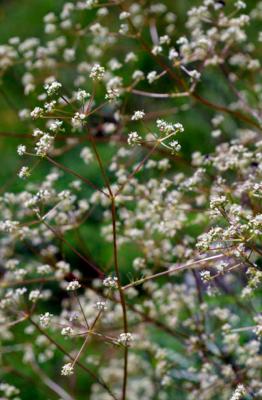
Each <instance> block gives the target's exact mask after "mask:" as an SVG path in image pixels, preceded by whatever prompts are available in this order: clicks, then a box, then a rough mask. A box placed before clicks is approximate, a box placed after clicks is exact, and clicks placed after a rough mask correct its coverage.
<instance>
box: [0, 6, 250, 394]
mask: <svg viewBox="0 0 262 400" xmlns="http://www.w3.org/2000/svg"><path fill="white" fill-rule="evenodd" d="M64 3H65V1H63V0H55V1H54V0H19V1H18V0H8V1H0V44H5V43H7V41H8V39H9V38H10V37H13V36H19V37H21V38H22V39H23V38H27V37H30V36H36V37H39V38H40V39H43V38H44V37H45V34H44V33H43V24H42V20H43V17H44V15H46V14H47V13H48V12H50V11H54V12H58V11H59V10H60V9H61V5H63V4H64ZM152 3H153V2H152ZM164 3H165V4H167V5H168V7H169V8H170V10H171V11H173V12H175V13H176V14H177V21H176V25H177V31H178V32H179V35H182V34H183V33H186V30H185V27H184V24H185V20H186V11H187V10H188V9H189V8H190V7H192V6H194V5H198V4H200V1H197V0H176V1H174V0H170V1H169V0H164ZM255 3H257V1H255V0H252V1H247V5H248V7H250V6H254V4H255ZM232 4H233V1H229V0H228V1H227V7H229V8H230V7H232ZM112 12H114V11H112ZM91 18H92V16H91ZM112 21H114V18H113V19H112ZM257 28H258V27H257V26H256V24H253V25H252V27H251V28H249V29H250V30H251V32H250V34H251V35H252V34H254V35H256V34H257V33H256V32H257ZM119 51H120V52H121V47H120V48H119ZM112 56H114V54H112ZM87 61H88V56H87ZM139 63H140V64H139V65H137V68H138V69H141V70H144V71H150V69H151V68H152V67H153V66H152V65H151V62H150V60H149V59H148V57H147V56H146V55H145V56H144V57H140V58H139ZM128 73H129V71H128V68H127V69H126V74H128ZM16 74H19V68H18V69H17V70H16V71H14V70H13V69H12V70H10V71H9V72H8V73H7V74H6V75H5V76H4V77H3V79H2V80H1V81H0V132H1V135H0V152H1V159H0V187H1V189H0V190H1V192H3V191H17V190H21V189H22V187H23V185H24V183H23V182H21V181H20V180H19V179H18V178H17V171H18V170H19V169H20V167H21V165H22V161H21V160H20V159H19V157H18V156H17V153H16V148H17V145H18V144H20V143H25V144H26V143H27V139H26V138H25V137H24V135H27V134H31V132H32V130H30V125H27V126H26V124H25V123H24V122H21V121H20V120H19V119H18V117H17V114H16V111H17V110H19V109H23V108H30V107H31V102H30V99H28V98H27V97H25V96H24V94H23V88H22V86H21V83H20V82H19V79H18V76H17V75H16ZM67 74H68V75H67V76H66V79H68V80H69V82H68V85H69V86H70V71H68V72H67ZM165 85H166V87H168V86H169V85H170V81H169V80H168V79H166V80H165V81H164V83H163V92H164V91H165ZM197 91H198V93H200V94H201V95H202V96H203V97H204V98H207V99H209V100H211V101H215V102H216V103H218V104H223V105H227V104H228V103H230V102H232V101H233V100H234V94H233V93H232V92H231V91H229V89H228V85H227V84H226V82H225V77H224V76H223V74H222V73H221V71H219V70H218V68H216V67H214V68H209V70H208V72H206V73H205V74H204V76H203V78H202V80H201V82H200V84H199V86H198V90H197ZM145 101H146V100H144V99H143V97H140V98H139V97H134V98H133V100H131V101H130V103H129V104H128V109H129V112H130V113H131V112H132V111H133V110H134V109H143V108H144V109H145V111H148V110H147V104H146V103H145ZM183 104H185V105H186V106H185V107H184V109H183V107H182V110H181V108H180V106H182V105H183ZM174 106H175V107H178V109H179V110H178V111H177V112H176V113H175V114H174V116H170V117H172V120H175V121H179V122H181V123H182V124H183V125H184V128H185V133H184V134H183V135H181V136H180V143H181V146H182V150H181V154H182V158H183V159H185V160H189V159H190V158H191V155H192V152H194V151H200V152H201V153H205V154H208V153H209V152H211V151H212V150H213V149H214V147H215V146H216V145H217V143H218V142H219V141H224V140H229V139H230V138H234V137H235V130H236V128H240V127H245V128H246V125H245V123H242V122H241V121H238V120H236V119H234V118H232V117H231V116H230V115H225V121H224V127H225V129H224V132H226V133H224V132H223V135H222V137H220V138H219V139H214V138H212V137H211V135H210V132H211V130H212V126H211V122H210V121H211V119H212V117H213V116H214V114H215V113H214V111H213V110H211V109H209V108H207V107H205V106H203V105H200V104H196V103H195V102H194V100H188V99H186V100H179V99H175V100H174V99H173V100H165V101H164V102H163V101H161V100H158V101H156V100H152V101H150V111H152V110H153V109H154V108H155V109H161V108H163V109H164V108H169V107H174ZM152 126H153V125H152ZM19 135H21V138H20V137H19ZM79 151H80V147H77V148H75V149H74V150H73V151H70V152H69V153H67V154H66V155H63V156H62V157H61V159H60V161H61V163H63V164H64V165H67V166H69V167H70V168H71V169H72V170H75V171H78V173H79V174H82V175H84V176H86V177H87V178H89V179H90V180H93V181H95V182H96V183H97V184H98V186H99V185H101V184H102V180H101V175H100V173H99V171H98V169H97V168H96V167H95V166H91V167H86V166H85V164H84V163H80V162H79ZM99 151H100V152H101V155H102V158H103V159H104V160H106V161H105V163H109V161H110V158H111V156H112V154H113V153H114V149H113V148H112V146H109V145H108V144H101V145H99ZM173 168H174V169H176V170H183V171H184V170H187V168H188V167H187V165H186V163H183V162H178V163H176V162H174V163H173ZM49 169H50V165H49V164H47V163H46V162H45V161H43V162H41V165H40V167H38V168H37V169H36V170H35V171H34V174H33V176H32V179H33V180H35V181H38V180H41V179H42V177H43V176H44V175H45V174H46V172H47V171H48V170H49ZM67 180H68V182H70V181H72V178H70V177H67V176H65V177H64V181H63V182H65V181H67ZM86 194H88V189H87V192H86ZM84 195H85V193H83V196H84ZM99 220H100V215H99V210H98V211H97V212H96V213H94V214H93V215H92V217H91V219H90V220H89V224H88V225H84V226H82V227H81V232H78V233H77V234H79V235H81V237H82V239H83V240H84V242H85V244H86V243H87V244H88V252H89V253H90V255H91V256H92V257H93V255H95V261H96V262H97V263H98V264H99V265H102V266H103V267H104V270H105V271H106V269H107V266H108V265H109V263H108V260H109V259H110V257H111V244H106V243H104V242H102V241H101V236H100V232H99V230H98V227H99ZM191 234H193V235H197V234H199V229H198V227H197V226H196V227H195V231H194V232H191ZM68 236H69V238H70V240H71V241H72V243H74V242H75V243H76V239H75V233H71V234H69V235H68ZM63 251H64V252H66V255H67V258H68V259H69V261H70V262H71V264H73V263H74V261H75V259H74V255H72V254H71V253H70V251H68V249H63ZM135 251H136V249H133V248H131V246H129V247H128V248H125V247H123V249H122V250H121V252H120V264H121V263H122V261H124V263H125V266H126V268H129V267H130V265H131V261H132V258H133V253H134V252H135ZM110 261H111V260H110ZM126 276H127V274H126ZM178 279H179V278H178ZM52 301H53V307H54V312H55V310H56V307H57V305H56V298H55V296H54V298H53V300H52ZM222 302H224V303H225V304H228V303H229V302H231V303H234V299H232V298H230V297H228V296H226V295H225V296H224V298H223V301H222ZM247 324H248V322H247ZM23 330H24V325H23V324H22V325H20V326H19V327H17V328H16V341H17V343H23V340H24V334H23ZM152 334H154V335H155V336H156V338H157V340H158V341H159V343H163V342H164V343H166V341H167V340H169V338H168V339H167V338H166V337H163V335H159V333H157V332H153V333H152ZM170 341H171V342H172V343H170V346H171V347H173V348H176V346H179V344H178V343H176V342H175V340H173V339H170ZM66 345H67V344H66V343H65V347H66ZM89 354H95V350H94V349H92V348H89ZM0 357H1V355H0ZM5 357H8V355H7V356H6V355H5ZM19 358H20V356H19V355H18V354H17V356H16V355H15V354H14V355H12V356H10V365H19V366H20V365H21V363H20V361H19ZM44 368H45V372H46V374H47V375H48V374H49V373H50V374H51V375H52V376H54V372H53V371H54V370H56V371H60V368H61V357H60V355H59V354H57V358H56V359H55V360H54V363H53V364H52V365H50V364H48V363H47V365H46V366H45V367H44ZM0 379H1V378H0ZM35 379H36V378H35V376H34V375H32V371H31V368H30V367H27V366H26V365H25V364H23V367H22V369H21V370H20V372H19V373H18V372H17V370H12V368H11V367H10V372H9V373H8V374H6V375H5V380H6V381H8V382H9V383H12V384H15V385H16V384H17V386H18V387H20V388H21V392H22V399H23V400H29V399H30V400H32V399H41V400H46V399H55V398H57V396H56V395H54V394H53V393H52V392H48V393H47V389H46V387H45V386H44V385H41V384H39V385H38V384H37V385H36V381H35ZM72 379H75V378H72ZM77 379H78V385H79V386H78V388H79V389H78V390H79V391H78V395H79V397H78V398H79V399H88V395H87V391H88V389H87V388H88V387H89V386H90V381H89V380H88V379H89V378H88V377H87V375H86V374H83V373H82V371H81V370H79V375H78V378H77ZM58 380H63V378H62V377H59V375H58ZM38 383H40V382H38ZM81 393H82V394H81ZM179 398H180V397H179V395H178V397H177V398H176V399H177V400H179ZM170 399H171V398H170ZM98 400H99V399H98ZM129 400H132V399H129Z"/></svg>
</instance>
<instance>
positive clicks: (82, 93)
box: [76, 90, 91, 101]
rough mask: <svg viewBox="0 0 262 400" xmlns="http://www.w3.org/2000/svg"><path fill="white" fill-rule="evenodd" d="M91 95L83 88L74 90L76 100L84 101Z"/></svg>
mask: <svg viewBox="0 0 262 400" xmlns="http://www.w3.org/2000/svg"><path fill="white" fill-rule="evenodd" d="M90 96H91V95H90V93H87V92H86V91H85V90H78V91H77V92H76V100H77V101H84V100H86V99H87V98H89V97H90Z"/></svg>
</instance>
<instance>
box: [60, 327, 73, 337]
mask: <svg viewBox="0 0 262 400" xmlns="http://www.w3.org/2000/svg"><path fill="white" fill-rule="evenodd" d="M73 334H74V330H73V329H72V328H71V326H67V327H65V328H63V329H62V331H61V335H62V336H72V335H73Z"/></svg>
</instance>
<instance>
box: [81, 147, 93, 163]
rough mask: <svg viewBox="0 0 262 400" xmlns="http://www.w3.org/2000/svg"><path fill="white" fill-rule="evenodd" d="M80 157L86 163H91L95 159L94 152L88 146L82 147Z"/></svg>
mask: <svg viewBox="0 0 262 400" xmlns="http://www.w3.org/2000/svg"><path fill="white" fill-rule="evenodd" d="M80 157H81V158H82V160H83V161H84V163H85V164H89V163H90V162H91V161H93V154H92V152H91V150H90V149H89V148H88V147H83V148H82V150H81V153H80Z"/></svg>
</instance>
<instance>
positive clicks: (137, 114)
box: [131, 110, 146, 121]
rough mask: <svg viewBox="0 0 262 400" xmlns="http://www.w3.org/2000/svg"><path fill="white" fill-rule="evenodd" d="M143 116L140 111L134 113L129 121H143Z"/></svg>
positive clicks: (142, 112)
mask: <svg viewBox="0 0 262 400" xmlns="http://www.w3.org/2000/svg"><path fill="white" fill-rule="evenodd" d="M145 115H146V114H145V113H144V111H142V110H139V111H135V112H134V114H133V115H132V117H131V120H132V121H139V120H140V119H143V118H144V116H145Z"/></svg>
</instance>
